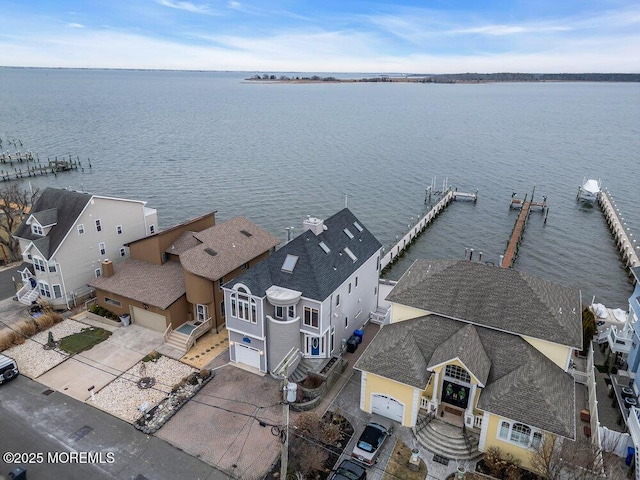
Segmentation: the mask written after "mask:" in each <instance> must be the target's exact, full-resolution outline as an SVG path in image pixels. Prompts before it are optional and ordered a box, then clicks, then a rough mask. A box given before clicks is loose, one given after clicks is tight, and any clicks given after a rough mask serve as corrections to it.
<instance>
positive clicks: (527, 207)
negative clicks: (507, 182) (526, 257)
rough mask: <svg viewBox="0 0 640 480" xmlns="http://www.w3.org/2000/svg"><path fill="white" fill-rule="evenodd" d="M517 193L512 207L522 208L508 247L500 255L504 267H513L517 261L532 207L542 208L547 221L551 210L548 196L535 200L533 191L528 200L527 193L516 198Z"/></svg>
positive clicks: (513, 196) (512, 201) (513, 198)
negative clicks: (540, 200) (548, 204)
mask: <svg viewBox="0 0 640 480" xmlns="http://www.w3.org/2000/svg"><path fill="white" fill-rule="evenodd" d="M534 191H535V189H534ZM515 195H516V194H515V193H514V194H513V195H512V196H511V205H510V208H520V213H519V214H518V218H517V219H516V223H515V224H514V225H513V230H511V237H510V238H509V241H508V242H507V249H506V250H505V251H504V255H502V256H501V257H500V266H501V267H502V268H511V267H512V266H513V264H514V263H515V261H516V257H517V256H518V249H519V248H520V243H521V242H522V236H523V235H524V229H525V227H526V226H527V220H528V219H529V214H530V213H531V209H532V207H533V208H541V209H542V211H543V212H544V213H545V217H544V221H545V223H546V221H547V213H548V211H549V209H548V207H547V198H546V197H543V201H542V202H534V201H533V192H532V193H531V200H527V195H525V196H524V199H520V198H516V196H515Z"/></svg>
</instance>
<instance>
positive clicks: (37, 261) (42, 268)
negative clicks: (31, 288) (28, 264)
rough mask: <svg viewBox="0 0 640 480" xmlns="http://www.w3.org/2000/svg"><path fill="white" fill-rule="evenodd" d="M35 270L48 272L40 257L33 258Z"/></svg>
mask: <svg viewBox="0 0 640 480" xmlns="http://www.w3.org/2000/svg"><path fill="white" fill-rule="evenodd" d="M33 268H34V269H35V270H40V271H41V272H46V271H47V267H46V264H45V263H44V260H42V259H41V258H40V257H33Z"/></svg>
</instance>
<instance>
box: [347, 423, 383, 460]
mask: <svg viewBox="0 0 640 480" xmlns="http://www.w3.org/2000/svg"><path fill="white" fill-rule="evenodd" d="M391 433H393V422H392V421H391V420H390V419H388V418H384V417H381V416H379V415H374V416H373V418H372V419H371V421H370V422H369V423H368V424H367V426H366V427H364V431H363V432H362V434H361V435H360V438H359V439H358V442H357V443H356V445H355V447H353V452H351V458H353V459H354V460H357V461H359V462H362V463H364V464H365V465H373V464H374V463H375V461H376V459H377V458H378V455H380V450H382V445H383V444H384V441H385V440H386V439H387V437H388V436H389V435H391Z"/></svg>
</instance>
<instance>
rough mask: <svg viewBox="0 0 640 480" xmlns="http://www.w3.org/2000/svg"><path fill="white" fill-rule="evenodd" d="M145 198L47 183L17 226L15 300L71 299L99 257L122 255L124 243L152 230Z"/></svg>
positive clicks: (96, 268)
mask: <svg viewBox="0 0 640 480" xmlns="http://www.w3.org/2000/svg"><path fill="white" fill-rule="evenodd" d="M145 205H146V202H142V201H139V200H127V199H121V198H111V197H104V196H99V195H92V194H88V193H82V192H75V191H71V190H64V189H55V188H47V189H46V190H45V191H44V192H43V193H42V195H41V196H40V197H39V198H38V200H37V201H36V203H35V205H34V206H33V208H32V210H31V213H30V215H29V217H28V218H27V219H26V220H25V221H24V222H23V223H22V224H21V225H20V226H19V227H18V229H17V230H16V233H15V235H14V236H15V237H16V238H17V239H18V240H19V242H20V249H21V251H22V256H23V259H24V260H25V261H26V262H29V263H31V264H32V265H31V267H32V268H27V269H25V270H23V271H21V272H20V274H21V277H22V282H23V287H22V288H21V289H20V290H19V291H18V300H20V301H21V302H22V303H25V304H27V305H29V304H31V303H32V302H33V301H36V300H37V299H38V298H41V299H43V300H45V301H47V302H50V303H51V304H53V305H55V306H58V307H62V306H64V307H69V306H72V305H74V304H75V300H76V298H77V297H78V296H81V295H84V294H86V293H88V287H87V283H89V281H91V279H92V278H95V277H96V276H99V275H102V270H101V262H102V261H103V260H112V261H117V260H118V259H120V258H122V257H127V256H128V254H129V252H128V249H127V247H126V244H127V243H128V242H131V241H133V240H136V239H138V238H141V237H144V236H147V235H151V234H153V233H155V232H156V231H157V224H158V215H157V212H156V210H154V209H151V208H147V207H146V206H145Z"/></svg>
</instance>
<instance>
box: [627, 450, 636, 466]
mask: <svg viewBox="0 0 640 480" xmlns="http://www.w3.org/2000/svg"><path fill="white" fill-rule="evenodd" d="M635 454H636V449H635V448H633V447H627V458H625V460H624V463H626V465H627V467H630V466H631V462H633V456H634V455H635Z"/></svg>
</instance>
